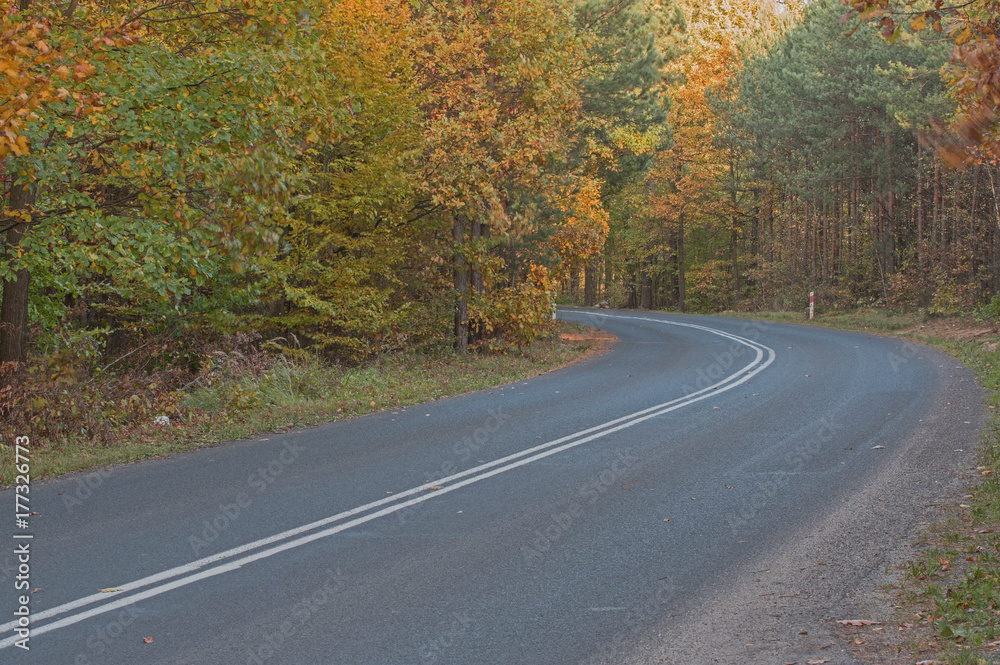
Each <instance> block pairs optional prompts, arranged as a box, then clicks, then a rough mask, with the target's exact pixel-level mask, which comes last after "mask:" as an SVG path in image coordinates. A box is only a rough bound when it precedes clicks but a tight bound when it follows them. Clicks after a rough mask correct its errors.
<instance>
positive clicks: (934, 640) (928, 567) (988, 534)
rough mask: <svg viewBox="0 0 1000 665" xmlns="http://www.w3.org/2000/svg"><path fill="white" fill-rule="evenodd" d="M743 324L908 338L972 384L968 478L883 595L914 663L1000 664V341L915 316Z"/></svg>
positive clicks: (854, 315) (766, 316) (964, 322)
mask: <svg viewBox="0 0 1000 665" xmlns="http://www.w3.org/2000/svg"><path fill="white" fill-rule="evenodd" d="M752 318H755V319H760V320H764V321H774V322H780V323H812V324H815V325H821V326H828V327H833V328H842V329H848V330H858V331H863V332H873V333H891V334H897V335H901V336H905V337H909V338H911V339H914V340H916V341H919V342H923V343H925V344H929V345H931V346H934V347H936V348H938V349H940V350H942V351H945V352H946V353H949V354H950V355H952V356H953V357H955V358H956V359H958V360H960V361H961V362H962V363H963V364H964V365H965V366H967V367H969V368H970V369H971V370H972V371H973V372H975V373H976V375H977V376H978V378H979V382H980V385H981V386H982V388H983V393H984V397H985V407H986V424H985V426H984V428H983V431H982V443H981V447H980V450H979V459H978V464H977V466H976V468H975V470H974V471H975V475H976V478H977V479H978V480H977V482H975V483H973V484H972V485H971V486H970V487H968V488H967V490H966V493H965V494H964V495H963V496H962V497H956V499H955V501H954V502H953V504H952V505H951V506H949V507H947V508H946V509H945V510H944V512H943V514H942V515H941V517H940V519H939V520H938V521H937V522H936V523H935V524H933V525H931V526H930V527H929V528H928V529H927V531H926V532H925V533H924V534H921V535H920V536H919V538H920V540H919V542H918V545H919V547H920V549H921V554H920V556H919V557H918V558H916V559H914V560H913V561H910V562H909V563H908V564H907V565H906V566H905V567H904V569H903V571H902V574H901V579H900V580H899V582H898V584H897V585H895V586H894V587H893V588H892V589H891V591H892V592H894V594H895V596H896V599H897V607H898V608H900V609H899V610H898V611H899V617H898V618H899V625H898V633H899V635H900V637H901V640H903V641H905V642H906V643H905V645H902V646H905V648H906V650H907V651H909V652H910V653H912V654H914V655H915V657H914V660H913V662H920V663H934V664H935V665H997V664H1000V353H998V348H1000V334H998V332H997V329H996V326H995V325H994V324H992V323H990V322H984V321H982V320H978V319H972V318H966V319H957V318H956V319H929V318H927V317H926V316H925V315H922V314H919V313H896V312H891V311H884V310H860V311H857V312H849V313H840V312H838V313H826V314H820V315H818V316H817V317H816V318H815V319H814V320H813V321H811V322H810V321H808V319H807V317H806V316H805V315H804V314H803V313H801V312H760V313H754V314H753V315H752Z"/></svg>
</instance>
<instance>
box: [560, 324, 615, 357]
mask: <svg viewBox="0 0 1000 665" xmlns="http://www.w3.org/2000/svg"><path fill="white" fill-rule="evenodd" d="M559 339H561V340H563V341H564V342H581V343H589V344H592V345H593V348H594V349H595V350H596V352H597V353H605V352H607V350H608V347H609V346H610V345H611V343H612V342H614V341H615V340H616V339H618V338H617V337H615V336H614V335H612V334H611V333H607V332H604V331H603V330H598V329H597V328H587V329H585V330H560V331H559Z"/></svg>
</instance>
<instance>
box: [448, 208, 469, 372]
mask: <svg viewBox="0 0 1000 665" xmlns="http://www.w3.org/2000/svg"><path fill="white" fill-rule="evenodd" d="M464 222H465V220H464V219H463V218H462V215H460V214H455V219H454V223H453V225H452V229H451V232H452V237H453V238H454V240H455V350H456V351H458V352H459V353H465V352H466V351H467V350H468V348H469V301H468V291H469V277H468V272H467V270H466V266H465V256H464V251H465V226H464Z"/></svg>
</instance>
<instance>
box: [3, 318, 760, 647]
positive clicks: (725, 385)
mask: <svg viewBox="0 0 1000 665" xmlns="http://www.w3.org/2000/svg"><path fill="white" fill-rule="evenodd" d="M603 316H606V317H607V318H616V319H635V320H642V321H651V322H654V323H661V324H667V325H676V326H682V327H688V328H696V329H699V330H704V331H705V332H709V333H712V334H715V335H719V336H721V337H725V338H728V339H732V340H733V341H736V342H739V343H740V344H744V345H745V346H748V347H750V348H752V349H754V350H755V351H756V357H755V358H754V360H753V361H752V362H750V363H749V364H748V365H746V366H744V367H743V368H741V369H740V370H738V371H737V372H735V373H733V374H730V375H729V376H727V377H725V378H723V379H721V380H719V381H718V382H716V383H714V384H712V385H711V386H708V387H706V388H703V389H701V390H698V391H696V392H694V393H691V394H690V395H686V396H684V397H680V398H677V399H674V400H670V401H668V402H664V403H662V404H658V405H656V406H652V407H649V408H647V409H643V410H641V411H636V412H635V413H632V414H629V415H627V416H622V417H621V418H616V419H614V420H610V421H608V422H605V423H602V424H600V425H596V426H594V427H590V428H588V429H585V430H581V431H579V432H575V433H573V434H570V435H567V436H564V437H561V438H559V439H555V440H553V441H549V442H546V443H543V444H540V445H538V446H534V447H532V448H529V449H527V450H523V451H521V452H518V453H514V454H512V455H508V456H506V457H503V458H500V459H497V460H494V461H492V462H488V463H486V464H482V465H479V466H477V467H474V468H472V469H468V470H466V471H462V472H459V473H456V474H453V475H451V476H447V477H445V478H441V479H439V480H436V481H432V482H429V483H426V484H424V485H420V486H418V487H414V488H412V489H409V490H406V491H404V492H400V493H398V494H395V495H393V496H392V497H386V498H384V499H380V500H378V501H373V502H371V503H368V504H365V505H363V506H358V507H357V508H353V509H351V510H347V511H344V512H341V513H338V514H336V515H333V516H330V517H327V518H324V519H322V520H318V521H316V522H312V523H310V524H306V525H303V526H300V527H296V528H295V529H289V530H287V531H284V532H281V533H279V534H275V535H273V536H270V537H268V538H263V539H261V540H257V541H254V542H252V543H247V544H245V545H241V546H240V547H235V548H232V549H230V550H226V551H225V552H222V553H220V554H215V555H213V556H211V557H205V558H202V559H199V560H196V561H193V562H191V563H188V564H185V565H183V566H178V567H176V568H171V569H169V570H166V571H163V572H161V573H157V574H156V575H151V576H149V577H145V578H142V579H140V580H136V581H134V582H129V583H127V584H122V585H118V587H117V588H120V589H121V591H120V592H116V596H117V598H114V599H112V597H109V596H108V595H107V594H92V595H90V596H85V597H83V598H80V599H77V600H75V601H71V602H69V603H64V604H63V605H59V606H57V607H54V608H51V609H49V610H44V611H42V612H38V613H36V614H34V615H33V616H32V631H31V633H32V635H38V634H43V633H47V632H49V631H52V630H56V629H58V628H63V627H65V626H69V625H72V624H74V623H78V622H80V621H83V620H85V619H88V618H90V617H93V616H97V615H99V614H104V613H106V612H111V611H114V610H116V609H120V608H122V607H126V606H128V605H132V604H134V603H137V602H139V601H141V600H145V599H147V598H151V597H153V596H157V595H160V594H162V593H166V592H167V591H171V590H173V589H176V588H178V587H181V586H186V585H188V584H192V583H194V582H197V581H199V580H202V579H205V578H208V577H213V576H215V575H219V574H222V573H226V572H231V571H234V570H237V569H239V568H241V567H242V566H244V565H246V564H249V563H252V562H254V561H259V560H261V559H265V558H268V557H271V556H274V555H275V554H279V553H280V552H284V551H286V550H289V549H293V548H295V547H300V546H302V545H305V544H308V543H311V542H313V541H315V540H319V539H322V538H326V537H328V536H332V535H334V534H337V533H340V532H342V531H345V530H347V529H350V528H352V527H355V526H358V525H360V524H364V523H365V522H369V521H371V520H374V519H377V518H379V517H383V516H385V515H389V514H392V513H394V512H397V511H399V510H402V509H404V508H408V507H410V506H414V505H417V504H419V503H422V502H424V501H427V500H429V499H433V498H434V497H436V496H440V495H442V494H447V493H449V492H452V491H454V490H457V489H460V488H462V487H466V486H467V485H471V484H473V483H477V482H479V481H480V480H485V479H487V478H492V477H493V476H496V475H499V474H501V473H504V472H506V471H510V470H512V469H516V468H518V467H521V466H525V465H527V464H530V463H532V462H535V461H538V460H540V459H543V458H545V457H549V456H551V455H555V454H557V453H560V452H563V451H565V450H569V449H571V448H575V447H577V446H580V445H582V444H584V443H587V442H590V441H593V440H595V439H599V438H601V437H604V436H606V435H608V434H611V433H613V432H617V431H620V430H623V429H626V428H629V427H632V426H633V425H636V424H638V423H641V422H643V421H646V420H649V419H650V418H655V417H656V416H660V415H663V414H665V413H669V412H671V411H675V410H677V409H680V408H682V407H684V406H688V405H689V404H693V403H695V402H699V401H701V400H703V399H706V398H708V397H711V396H713V395H717V394H719V393H722V392H726V391H727V390H730V389H731V388H734V387H736V386H737V385H742V384H743V383H745V382H746V381H747V380H749V379H750V378H752V377H754V376H756V375H757V374H759V373H760V372H762V371H763V370H764V369H766V368H767V367H768V366H769V365H771V363H773V362H774V360H775V357H776V354H775V352H774V350H773V349H771V348H770V347H767V346H764V345H763V344H759V343H757V342H754V341H752V340H749V339H746V338H743V337H740V336H738V335H733V334H731V333H727V332H725V331H721V330H716V329H714V328H708V327H705V326H699V325H696V324H690V323H679V322H674V321H662V320H659V319H651V318H647V317H634V316H617V315H603ZM765 350H766V351H767V353H766V354H765ZM765 355H766V356H767V359H766V360H764V356H765ZM737 379H740V380H738V381H737ZM560 444H562V445H560ZM522 458H523V459H522ZM493 467H498V468H493ZM487 469H491V470H489V471H487ZM473 474H478V475H473ZM467 476H472V477H467ZM461 478H466V479H465V480H462V481H461V482H457V483H454V484H449V483H452V482H453V481H456V480H459V479H461ZM445 485H447V486H445ZM430 487H441V488H440V489H438V490H430V489H429V488H430ZM421 492H424V494H423V495H422V496H418V497H416V498H414V499H410V500H408V501H401V499H405V498H406V497H408V496H413V495H414V494H419V493H421ZM389 503H392V504H393V505H391V506H388V507H386V508H383V509H382V510H378V511H376V512H373V513H369V514H367V515H364V516H363V517H358V518H355V519H352V520H350V521H348V522H345V523H343V524H340V525H337V526H335V527H331V528H328V529H324V530H322V531H318V532H316V533H312V534H309V535H307V536H302V537H300V538H296V539H295V540H291V541H289V542H285V543H282V544H280V545H275V546H274V547H270V548H268V549H265V550H262V551H260V552H256V553H254V554H250V555H248V556H244V557H242V558H239V559H237V560H235V561H226V562H225V563H221V564H220V559H230V558H232V557H233V556H239V555H241V554H245V553H247V552H250V551H252V550H255V549H260V548H262V547H266V546H268V545H273V544H274V543H277V542H280V541H282V540H288V539H289V538H293V537H294V536H297V535H299V534H302V533H305V532H307V531H312V530H314V529H317V528H319V527H322V526H326V525H328V524H331V523H333V522H337V521H341V520H344V519H346V518H348V517H351V516H354V515H358V514H360V513H364V512H366V511H369V510H372V509H373V508H377V507H379V506H384V505H386V504H389ZM213 564H220V565H215V566H213V567H211V568H209V569H208V570H200V569H202V568H204V567H206V566H212V565H213ZM178 576H183V577H181V578H180V579H176V580H173V581H171V582H167V583H165V584H160V585H159V586H155V587H153V588H151V589H147V590H146V591H141V592H139V593H136V594H133V595H130V596H125V597H121V596H119V595H118V594H127V593H129V592H130V591H135V590H138V589H141V588H143V587H146V586H149V585H151V584H156V583H158V582H162V581H164V580H168V579H170V578H173V577H178ZM99 601H107V602H104V604H102V605H100V606H99V607H95V608H92V609H90V610H86V611H84V612H80V613H78V614H75V615H72V616H69V617H66V618H63V619H59V620H57V621H54V622H52V623H49V624H46V625H44V626H36V625H35V624H36V622H37V621H40V620H44V619H46V618H49V617H52V616H55V615H58V614H63V613H65V612H68V611H70V610H74V609H77V608H79V607H83V606H86V605H90V604H93V603H95V602H99ZM15 625H16V623H15V622H8V623H6V624H3V625H0V631H8V630H12V629H13V628H14V626H15ZM16 640H17V638H16V637H10V638H7V639H4V640H0V649H3V648H5V647H9V646H11V645H13V644H14V643H15V641H16Z"/></svg>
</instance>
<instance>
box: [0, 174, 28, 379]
mask: <svg viewBox="0 0 1000 665" xmlns="http://www.w3.org/2000/svg"><path fill="white" fill-rule="evenodd" d="M32 203H34V192H33V191H32V189H31V188H30V187H28V186H25V185H19V184H13V185H11V188H10V203H9V205H8V208H9V210H11V211H17V210H27V209H29V208H30V207H31V204H32ZM25 230H26V226H25V225H23V224H20V225H18V226H15V227H13V228H11V229H10V230H8V231H7V238H6V242H5V243H4V252H3V259H4V260H5V261H9V260H10V258H11V256H12V255H13V254H16V253H17V251H16V248H17V247H18V246H19V245H20V244H21V240H22V238H24V234H25ZM30 279H31V275H30V273H29V272H28V269H27V268H22V269H20V270H18V271H17V272H16V273H14V278H13V279H11V280H7V281H5V282H4V283H3V304H2V305H0V363H5V362H10V361H16V362H24V360H25V358H26V357H27V355H28V283H29V281H30Z"/></svg>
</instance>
